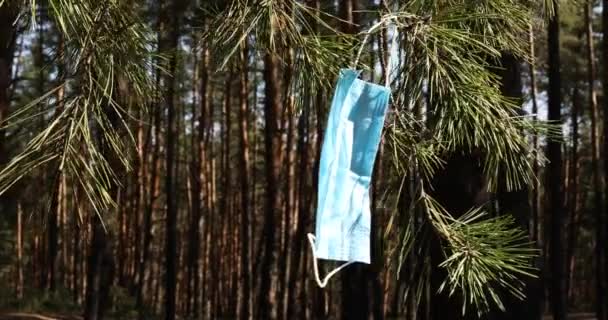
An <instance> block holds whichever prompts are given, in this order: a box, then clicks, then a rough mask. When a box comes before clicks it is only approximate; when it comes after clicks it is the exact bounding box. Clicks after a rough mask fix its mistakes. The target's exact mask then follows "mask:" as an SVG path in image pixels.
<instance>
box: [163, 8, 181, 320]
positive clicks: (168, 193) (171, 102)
mask: <svg viewBox="0 0 608 320" xmlns="http://www.w3.org/2000/svg"><path fill="white" fill-rule="evenodd" d="M172 4H173V5H172V10H171V11H172V16H171V18H169V17H168V16H165V15H168V14H169V13H168V12H165V11H161V13H160V14H161V15H163V17H164V18H161V20H163V21H169V19H171V25H170V26H167V27H168V30H169V33H168V39H167V41H168V43H167V44H168V47H167V48H168V49H169V50H171V57H170V59H169V66H168V70H169V73H170V74H172V75H175V72H176V70H177V52H176V51H177V49H178V41H179V12H178V11H177V7H178V0H173V2H172ZM165 81H166V83H165V85H166V87H167V91H166V92H165V99H164V101H165V103H166V104H167V132H166V139H167V141H166V145H165V148H166V154H165V171H166V172H165V197H166V210H167V214H166V221H165V236H166V239H165V240H166V242H165V279H164V280H165V287H164V289H165V295H164V306H165V309H164V312H165V316H164V317H165V319H166V320H174V319H175V317H176V290H177V201H176V200H177V199H176V194H175V191H176V188H175V186H176V184H177V183H176V178H177V177H176V175H175V168H174V166H175V150H176V149H175V148H176V143H177V139H176V136H177V133H176V128H175V124H174V122H175V115H176V105H175V77H166V78H165Z"/></svg>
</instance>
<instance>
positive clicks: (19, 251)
mask: <svg viewBox="0 0 608 320" xmlns="http://www.w3.org/2000/svg"><path fill="white" fill-rule="evenodd" d="M16 243H17V284H16V294H17V299H21V298H23V210H22V208H21V203H19V204H18V205H17V239H16Z"/></svg>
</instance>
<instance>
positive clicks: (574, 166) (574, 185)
mask: <svg viewBox="0 0 608 320" xmlns="http://www.w3.org/2000/svg"><path fill="white" fill-rule="evenodd" d="M579 104H580V101H579V93H578V85H575V87H574V89H573V92H572V119H571V122H572V128H571V130H572V156H571V160H570V169H569V173H568V175H569V178H570V179H568V180H569V181H570V182H569V183H568V188H567V190H568V193H567V194H568V195H569V196H568V198H569V200H568V206H567V207H566V208H567V209H568V213H569V220H568V232H567V237H566V239H567V241H568V242H567V246H566V259H565V261H566V262H567V265H568V268H566V284H565V291H566V294H567V296H568V297H570V289H571V287H572V281H571V279H572V277H573V273H572V270H571V269H570V266H571V263H570V261H572V260H573V259H574V249H575V245H576V237H577V234H576V231H577V230H576V226H577V217H578V211H579V188H578V181H579V171H578V167H579V151H578V142H579V130H578V122H579V113H580V105H579Z"/></svg>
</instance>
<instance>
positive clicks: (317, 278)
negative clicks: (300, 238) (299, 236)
mask: <svg viewBox="0 0 608 320" xmlns="http://www.w3.org/2000/svg"><path fill="white" fill-rule="evenodd" d="M315 240H316V238H315V235H314V234H312V233H309V234H308V242H309V243H310V249H311V250H312V264H313V267H314V272H315V281H317V284H318V285H319V287H321V288H325V286H326V285H327V282H328V281H329V279H331V277H333V276H334V275H335V274H336V273H338V272H339V271H340V270H342V269H344V268H345V267H347V266H349V265H351V264H353V263H354V261H349V262H346V263H344V264H342V265H340V266H339V267H337V268H335V269H334V270H332V271H330V272H329V273H328V274H327V275H326V276H325V278H323V280H321V277H320V276H319V266H318V264H317V250H316V249H315Z"/></svg>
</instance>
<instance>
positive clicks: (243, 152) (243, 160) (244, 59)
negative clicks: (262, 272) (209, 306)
mask: <svg viewBox="0 0 608 320" xmlns="http://www.w3.org/2000/svg"><path fill="white" fill-rule="evenodd" d="M248 60H249V49H248V47H247V43H246V42H244V43H243V49H242V51H241V72H240V78H239V80H240V84H239V87H240V96H239V100H240V101H239V104H240V108H239V139H240V145H241V148H240V150H239V161H240V166H239V169H240V170H239V172H240V180H241V194H240V196H241V221H240V229H241V231H240V232H241V256H240V259H241V281H240V282H241V285H240V287H241V290H240V308H239V318H240V319H242V320H247V319H249V318H250V315H251V312H250V309H249V307H250V301H249V300H250V295H251V292H250V291H251V283H250V282H251V278H250V273H251V261H250V260H251V259H250V254H249V247H250V245H249V242H250V235H249V224H250V222H249V220H250V219H249V174H250V170H249V139H248V136H247V132H248V130H249V126H248V116H249V106H248V104H249V103H248V94H249V90H248V87H247V85H248V75H247V73H248V71H249V68H248Z"/></svg>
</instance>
